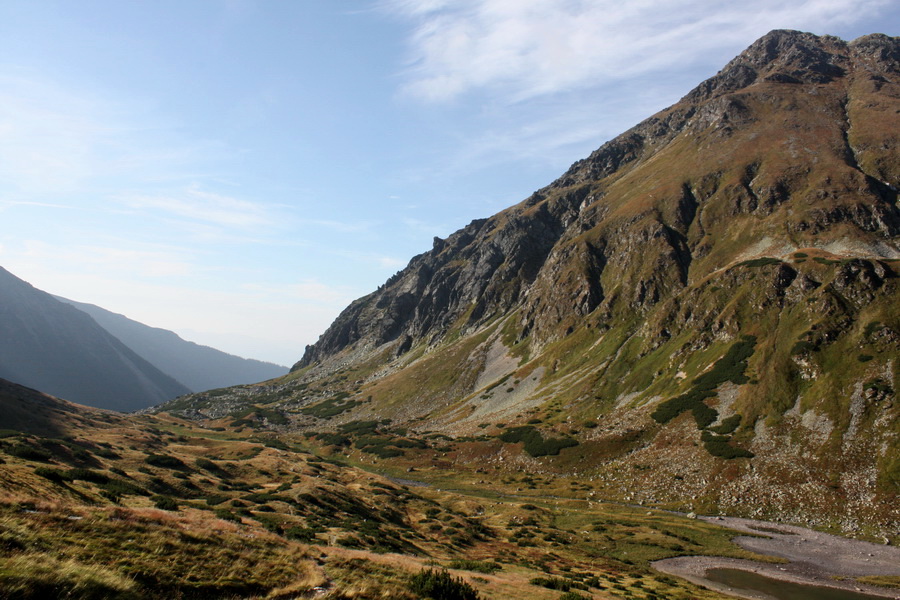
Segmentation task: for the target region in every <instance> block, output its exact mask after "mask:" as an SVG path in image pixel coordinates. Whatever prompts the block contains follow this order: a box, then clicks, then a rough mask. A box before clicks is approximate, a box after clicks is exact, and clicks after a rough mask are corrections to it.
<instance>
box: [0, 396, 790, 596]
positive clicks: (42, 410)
mask: <svg viewBox="0 0 900 600" xmlns="http://www.w3.org/2000/svg"><path fill="white" fill-rule="evenodd" d="M23 411H28V412H30V413H31V414H32V415H34V416H33V418H31V419H21V420H20V419H18V418H17V417H14V416H12V415H16V414H20V413H22V412H23ZM0 416H2V418H3V419H4V423H5V424H7V425H13V426H16V428H14V429H5V430H3V431H0V481H2V493H0V597H2V598H18V599H29V598H35V599H37V598H47V597H66V598H73V599H79V600H80V599H88V598H104V599H113V598H115V599H132V598H204V599H205V598H210V599H212V598H307V597H316V598H323V599H326V600H341V599H343V600H346V599H352V598H358V599H371V598H395V599H398V600H404V599H408V600H413V599H414V598H418V597H421V596H420V593H419V592H417V591H416V590H420V589H422V588H421V587H416V582H418V583H419V584H420V585H421V584H423V582H424V583H427V582H429V581H432V582H433V580H434V578H435V577H436V576H435V575H428V573H429V572H432V571H433V570H434V569H437V571H434V572H436V573H439V572H440V569H444V568H448V569H450V570H451V571H450V572H451V573H452V574H453V575H452V578H455V579H457V580H458V581H459V580H464V581H466V582H467V583H468V584H469V585H470V586H472V588H473V589H474V590H477V593H478V594H479V597H480V598H482V599H485V600H490V599H497V600H499V599H503V598H511V597H516V598H522V599H523V600H551V599H553V600H556V599H557V598H559V596H560V593H561V592H560V590H567V589H570V590H572V591H577V593H578V594H580V595H581V597H587V598H615V597H622V596H623V595H627V596H629V597H633V598H641V599H648V600H653V599H654V598H659V597H665V598H671V599H680V600H687V599H689V598H690V599H708V600H715V599H717V598H722V596H721V595H719V594H717V593H714V592H710V591H706V590H703V589H700V588H697V587H696V586H694V585H692V584H690V583H688V582H685V581H677V580H675V579H673V578H671V577H667V576H664V575H662V574H660V573H658V572H656V571H653V570H652V569H651V568H650V566H649V562H650V561H651V560H655V559H658V558H663V557H672V556H679V555H684V554H697V553H709V554H717V555H724V556H733V557H739V558H759V559H762V560H767V561H772V560H775V559H772V558H771V557H765V556H759V555H754V554H753V553H751V552H748V551H746V550H742V549H740V548H738V547H737V546H735V545H733V544H732V543H731V542H730V541H729V538H730V537H731V536H732V535H733V534H734V532H732V531H729V530H727V529H724V528H722V527H718V526H716V525H714V524H711V523H706V522H702V521H698V520H692V519H688V518H685V517H684V516H679V515H674V514H668V513H665V512H661V511H647V510H646V509H641V508H637V507H627V506H617V505H611V504H603V503H598V502H585V501H584V500H580V499H578V497H577V496H578V494H577V491H573V490H570V489H568V488H569V485H568V482H567V481H562V480H561V481H559V482H550V481H549V480H543V478H539V479H540V480H539V481H533V480H532V481H531V483H530V484H529V485H530V486H532V487H533V486H535V485H536V486H540V487H543V486H551V487H553V488H554V493H553V496H552V497H551V498H543V499H542V498H537V497H535V498H532V497H531V496H530V492H527V493H525V494H521V495H520V494H519V493H518V492H517V491H516V489H517V488H519V486H524V485H525V484H524V483H523V482H522V481H520V480H519V478H518V477H505V478H504V479H503V481H497V482H496V485H495V486H493V487H492V488H491V489H490V490H484V489H480V490H479V489H478V486H472V487H470V486H469V485H468V484H465V483H464V482H460V483H461V485H463V489H461V490H458V491H455V492H448V491H441V490H440V489H438V487H437V486H433V485H427V484H426V485H418V486H416V487H412V486H409V485H406V484H405V483H404V481H402V480H398V479H389V478H386V477H384V476H382V475H378V474H375V473H373V472H370V471H365V470H362V469H359V468H357V467H354V466H352V464H351V463H352V462H354V459H353V458H352V457H350V456H346V455H345V454H344V453H343V452H333V451H330V450H328V449H325V450H324V451H322V450H321V449H316V448H315V445H310V444H308V443H307V441H306V439H305V438H304V437H303V436H291V435H273V434H260V433H259V432H256V431H252V430H250V429H245V430H244V431H243V432H241V431H238V430H236V429H234V428H229V427H224V426H198V425H197V424H193V423H190V422H187V421H183V420H179V419H174V418H171V417H167V416H151V415H146V416H134V415H119V414H116V413H110V412H107V411H101V410H97V409H89V408H86V407H81V406H78V405H74V404H71V403H68V402H65V401H61V400H57V399H55V398H52V397H48V396H45V395H43V394H40V393H39V392H35V391H33V390H28V389H26V388H22V387H21V386H16V385H14V384H8V383H6V382H2V381H0ZM367 427H368V428H369V430H370V432H371V433H372V434H376V432H377V435H393V436H399V435H401V432H400V431H399V430H396V429H393V428H390V427H385V426H378V427H374V428H373V426H367V425H364V424H357V426H356V429H355V431H357V432H362V431H363V430H365V429H366V428H367ZM314 449H316V452H311V450H314ZM581 485H582V484H579V488H580V487H581ZM470 597H471V596H470Z"/></svg>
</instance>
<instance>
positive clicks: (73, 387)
mask: <svg viewBox="0 0 900 600" xmlns="http://www.w3.org/2000/svg"><path fill="white" fill-rule="evenodd" d="M0 377H2V378H4V379H8V380H10V381H13V382H16V383H18V384H21V385H25V386H28V387H32V388H36V389H39V390H41V391H43V392H46V393H48V394H53V395H54V396H59V397H61V398H65V399H66V400H70V401H72V402H77V403H79V404H86V405H88V406H95V407H99V408H108V409H113V410H119V411H132V410H137V409H141V408H146V407H148V406H152V405H154V404H159V403H160V402H163V401H165V400H170V399H172V398H175V397H176V396H180V395H182V394H187V393H189V392H190V390H189V389H188V388H187V387H185V386H184V385H182V384H181V383H179V382H178V381H176V380H175V379H173V378H172V377H170V376H169V375H166V374H165V373H163V372H162V371H160V370H159V369H157V368H156V367H154V366H153V365H152V364H150V363H149V362H147V361H146V360H145V359H143V358H141V357H140V356H138V355H137V354H136V353H135V352H134V351H132V350H131V349H130V348H128V346H126V345H125V344H123V343H122V342H121V341H119V340H118V339H116V338H115V337H114V336H113V335H111V334H110V333H109V332H107V331H106V330H105V329H103V328H102V327H101V326H100V325H98V324H97V322H96V321H94V319H92V318H91V317H90V316H89V315H87V314H86V313H84V312H82V311H80V310H78V309H76V308H75V307H73V306H71V305H69V304H65V303H63V302H60V301H59V300H57V299H55V298H54V297H53V296H51V295H50V294H48V293H46V292H42V291H41V290H38V289H36V288H34V287H33V286H31V285H30V284H28V283H26V282H25V281H22V280H21V279H19V278H18V277H15V276H14V275H12V274H11V273H9V272H8V271H6V270H5V269H3V268H0Z"/></svg>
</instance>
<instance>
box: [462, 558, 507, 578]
mask: <svg viewBox="0 0 900 600" xmlns="http://www.w3.org/2000/svg"><path fill="white" fill-rule="evenodd" d="M449 566H450V568H451V569H461V570H463V571H475V572H476V573H486V574H488V575H490V574H491V573H496V572H497V571H499V570H500V569H501V568H502V567H501V566H500V565H499V564H497V563H495V562H491V561H483V560H467V559H464V558H457V559H455V560H452V561H450V565H449Z"/></svg>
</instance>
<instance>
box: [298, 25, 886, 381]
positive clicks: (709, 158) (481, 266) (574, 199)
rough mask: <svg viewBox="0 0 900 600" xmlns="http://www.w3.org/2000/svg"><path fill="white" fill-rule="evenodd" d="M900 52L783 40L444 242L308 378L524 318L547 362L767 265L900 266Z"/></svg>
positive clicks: (877, 39) (359, 307) (351, 313)
mask: <svg viewBox="0 0 900 600" xmlns="http://www.w3.org/2000/svg"><path fill="white" fill-rule="evenodd" d="M898 53H900V45H898V41H897V39H896V38H890V37H887V36H883V35H869V36H865V37H863V38H860V39H858V40H855V41H853V42H851V43H845V42H843V41H842V40H839V39H837V38H831V37H816V36H814V35H811V34H806V33H799V32H792V31H774V32H772V33H770V34H769V35H767V36H765V37H763V38H762V39H760V40H759V41H757V42H756V43H754V44H753V45H752V46H750V48H748V49H747V50H746V51H745V52H743V53H742V54H741V55H740V56H738V57H737V58H735V59H734V60H733V61H731V62H730V63H729V64H728V65H727V66H726V67H725V68H724V69H723V70H722V71H721V72H719V73H718V74H717V75H716V76H715V77H713V78H711V79H709V80H707V81H705V82H703V83H702V84H700V85H699V86H697V87H696V88H695V89H694V90H692V91H691V92H690V93H689V94H687V95H686V96H685V97H684V98H683V99H682V100H681V101H680V102H679V103H678V104H676V105H674V106H672V107H671V108H669V109H667V110H665V111H663V112H661V113H659V114H657V115H654V116H653V117H651V118H649V119H647V120H646V121H644V122H642V123H640V124H639V125H637V126H636V127H634V128H633V129H631V130H629V131H627V132H625V133H623V134H622V135H620V136H619V137H617V138H616V139H614V140H612V141H610V142H608V143H606V144H604V145H603V146H602V147H601V148H600V149H598V150H597V151H596V152H594V153H593V154H591V156H589V157H588V158H586V159H584V160H581V161H578V162H577V163H575V164H574V165H573V166H572V167H571V168H570V169H569V170H568V171H567V172H566V173H565V174H563V176H562V177H560V178H559V179H558V180H556V181H555V182H553V183H552V184H551V185H549V186H547V187H546V188H544V189H541V190H539V191H537V192H535V194H533V195H532V196H531V197H530V198H528V199H527V200H525V201H524V202H522V203H521V204H519V205H517V206H515V207H512V208H510V209H508V210H506V211H504V212H502V213H500V214H498V215H496V216H494V217H492V218H490V219H485V220H478V221H473V222H472V223H471V224H470V225H469V226H467V227H465V228H464V229H462V230H460V231H458V232H456V233H454V234H453V235H451V236H450V237H449V238H448V239H446V240H440V239H435V243H434V248H433V249H432V250H431V251H429V252H426V253H424V254H422V255H419V256H417V257H415V258H414V259H412V261H411V262H410V264H409V266H408V267H407V268H406V269H404V270H403V271H401V272H400V273H398V274H397V275H395V276H394V277H393V278H391V279H390V280H389V281H388V282H387V283H386V284H385V285H384V286H383V287H382V288H380V289H379V290H378V291H376V292H375V293H373V294H371V295H369V296H367V297H365V298H362V299H360V300H358V301H356V302H354V303H353V304H351V305H350V307H348V308H347V310H345V311H344V312H343V314H341V315H340V317H339V318H338V319H337V320H336V321H335V323H334V324H333V325H332V326H331V327H330V328H329V329H328V331H326V332H325V334H324V335H323V336H322V337H321V339H320V340H319V341H318V342H317V343H316V344H315V345H313V346H311V347H309V348H307V351H306V354H305V355H304V357H303V359H302V360H301V361H300V362H299V363H298V365H297V367H303V366H307V365H311V364H313V363H317V362H321V361H324V360H326V359H327V358H328V357H330V356H334V355H336V354H339V353H342V352H345V351H347V349H349V348H351V347H364V348H366V349H368V350H372V349H375V348H378V347H380V346H382V345H384V344H387V343H391V342H395V343H396V344H397V346H398V350H404V349H408V348H410V347H412V346H414V345H416V344H420V343H425V344H434V343H436V342H438V341H440V340H441V339H442V338H443V336H445V335H446V334H447V332H448V331H450V330H452V329H453V328H454V327H464V328H470V329H471V328H477V327H478V326H480V325H483V324H485V323H487V322H489V321H491V320H492V319H495V318H497V317H498V316H501V315H506V314H508V313H510V312H511V311H514V310H516V311H518V316H517V320H518V337H520V338H525V337H529V336H530V342H531V344H532V345H533V346H534V347H535V348H536V349H539V348H540V347H543V346H544V345H545V344H546V343H548V342H550V341H553V340H556V339H559V338H560V337H561V336H564V335H566V334H567V333H571V330H572V329H573V328H575V327H577V326H578V325H579V324H581V323H582V322H583V321H584V319H585V317H587V316H588V315H592V314H593V315H594V317H593V320H594V321H596V322H597V323H599V324H602V323H604V322H608V321H609V320H610V319H612V318H615V317H616V316H625V315H631V314H636V313H644V312H646V311H647V310H648V309H650V308H652V307H654V306H656V305H657V304H659V303H660V302H662V301H664V300H666V299H670V298H672V297H673V296H676V295H677V294H679V293H681V292H683V291H684V290H686V289H687V288H688V287H690V286H691V285H692V284H695V283H696V282H698V281H701V280H703V279H704V278H707V277H709V276H711V275H713V274H715V273H716V272H718V271H720V270H721V269H723V268H727V267H728V266H730V265H732V264H735V263H737V262H739V261H741V260H746V259H749V258H754V257H758V256H763V255H765V256H772V257H779V258H781V257H787V256H790V255H791V253H792V252H796V251H798V250H800V249H808V248H814V249H820V250H822V251H825V252H827V253H830V254H834V255H836V256H840V257H858V258H866V259H879V260H880V259H893V258H900V243H898V234H900V211H898V207H897V185H898V184H900V161H898V160H897V152H896V143H897V139H898V120H897V118H896V112H895V111H896V108H897V103H898V99H900V96H898V94H900V87H898V83H900V81H898ZM882 268H886V267H882Z"/></svg>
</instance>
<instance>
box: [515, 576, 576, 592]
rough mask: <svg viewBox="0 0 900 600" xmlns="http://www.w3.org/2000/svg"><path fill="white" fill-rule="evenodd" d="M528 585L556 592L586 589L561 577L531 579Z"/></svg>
mask: <svg viewBox="0 0 900 600" xmlns="http://www.w3.org/2000/svg"><path fill="white" fill-rule="evenodd" d="M528 583H530V584H531V585H539V586H541V587H545V588H547V589H548V590H558V591H560V592H568V591H569V590H571V589H573V588H575V589H583V588H585V587H586V586H585V585H583V584H580V583H578V582H577V581H571V580H569V579H563V578H562V577H533V578H532V579H531V580H529V582H528Z"/></svg>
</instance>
